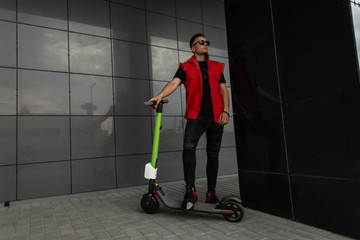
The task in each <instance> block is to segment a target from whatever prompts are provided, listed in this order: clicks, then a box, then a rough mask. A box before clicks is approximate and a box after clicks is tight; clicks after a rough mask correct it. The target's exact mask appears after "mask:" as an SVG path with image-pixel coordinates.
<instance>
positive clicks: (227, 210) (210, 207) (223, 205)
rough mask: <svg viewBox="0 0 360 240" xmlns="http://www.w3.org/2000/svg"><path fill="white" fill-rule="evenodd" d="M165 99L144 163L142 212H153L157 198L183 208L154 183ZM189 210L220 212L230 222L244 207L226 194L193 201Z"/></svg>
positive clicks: (232, 196) (239, 215) (173, 206)
mask: <svg viewBox="0 0 360 240" xmlns="http://www.w3.org/2000/svg"><path fill="white" fill-rule="evenodd" d="M168 102H169V101H168V100H167V99H164V100H162V101H161V102H160V103H159V105H158V107H157V109H156V119H155V129H154V139H153V148H152V156H151V162H149V163H147V164H146V165H145V173H144V177H145V178H146V179H148V180H149V188H148V192H147V193H145V194H144V195H143V197H142V199H141V207H142V209H143V210H144V212H146V213H149V214H154V213H156V211H157V210H158V208H159V205H160V204H159V200H160V202H162V203H163V204H164V205H165V206H166V207H168V208H170V209H176V210H183V209H182V208H181V202H182V201H181V200H178V199H173V198H171V197H170V196H168V195H167V194H166V193H165V191H164V190H163V189H162V188H161V187H160V185H159V184H158V183H156V176H157V170H158V169H157V160H158V159H157V158H158V150H159V140H160V129H161V118H162V110H163V105H164V104H165V103H168ZM144 105H145V106H155V105H156V101H152V102H145V103H144ZM191 211H195V212H203V213H211V214H222V215H223V216H224V217H225V219H227V220H228V221H230V222H239V221H240V220H241V219H242V218H243V216H244V208H243V206H242V205H241V199H240V198H239V197H237V196H234V195H228V196H226V197H224V198H222V199H221V201H220V203H217V204H213V203H204V202H199V201H197V202H195V203H194V206H193V208H192V210H191Z"/></svg>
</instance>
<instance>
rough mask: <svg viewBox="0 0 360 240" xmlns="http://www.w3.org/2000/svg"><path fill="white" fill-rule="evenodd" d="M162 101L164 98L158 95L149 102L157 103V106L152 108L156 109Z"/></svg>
mask: <svg viewBox="0 0 360 240" xmlns="http://www.w3.org/2000/svg"><path fill="white" fill-rule="evenodd" d="M162 99H163V98H162V97H161V96H160V95H157V96H156V97H153V98H151V99H150V100H149V102H152V101H155V102H156V105H155V106H151V108H153V109H156V108H157V106H158V105H159V103H160V102H161V100H162Z"/></svg>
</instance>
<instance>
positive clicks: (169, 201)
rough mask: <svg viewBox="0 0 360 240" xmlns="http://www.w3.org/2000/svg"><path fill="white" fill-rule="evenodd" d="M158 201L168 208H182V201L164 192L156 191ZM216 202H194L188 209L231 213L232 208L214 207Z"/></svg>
mask: <svg viewBox="0 0 360 240" xmlns="http://www.w3.org/2000/svg"><path fill="white" fill-rule="evenodd" d="M156 193H157V194H158V196H159V198H160V201H161V202H162V203H163V204H164V205H165V206H166V207H168V208H171V209H176V210H182V208H181V204H182V201H181V200H178V199H173V198H171V197H168V196H167V195H166V194H165V193H164V192H161V191H156ZM217 205H218V204H214V203H204V202H199V201H197V202H195V204H194V207H193V208H192V209H191V210H190V211H195V212H204V213H214V214H231V213H232V210H228V209H218V208H216V207H217Z"/></svg>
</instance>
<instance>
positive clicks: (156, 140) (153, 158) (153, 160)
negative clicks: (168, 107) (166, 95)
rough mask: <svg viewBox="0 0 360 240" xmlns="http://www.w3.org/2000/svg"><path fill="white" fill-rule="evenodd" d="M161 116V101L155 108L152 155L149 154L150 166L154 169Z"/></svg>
mask: <svg viewBox="0 0 360 240" xmlns="http://www.w3.org/2000/svg"><path fill="white" fill-rule="evenodd" d="M159 110H160V111H159ZM161 117H162V103H160V104H159V106H158V108H157V110H156V119H155V129H154V139H153V148H152V155H151V166H152V167H153V168H155V169H156V162H157V158H158V152H159V141H160V128H161Z"/></svg>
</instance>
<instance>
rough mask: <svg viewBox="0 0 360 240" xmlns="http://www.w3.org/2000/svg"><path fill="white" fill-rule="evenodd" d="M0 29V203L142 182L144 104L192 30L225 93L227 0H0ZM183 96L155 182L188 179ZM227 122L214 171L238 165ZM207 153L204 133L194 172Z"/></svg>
mask: <svg viewBox="0 0 360 240" xmlns="http://www.w3.org/2000/svg"><path fill="white" fill-rule="evenodd" d="M190 5H191V6H192V7H191V8H189V6H190ZM0 32H1V34H0V91H1V101H0V202H11V201H18V200H24V199H34V198H41V197H48V196H57V195H67V194H74V193H81V192H90V191H98V190H104V189H115V188H122V187H128V186H137V185H143V184H146V183H147V182H146V181H145V179H144V177H143V173H144V167H145V164H146V163H147V162H149V161H150V160H151V150H152V129H153V124H154V122H153V121H154V111H152V110H150V109H149V108H145V107H144V106H143V102H144V101H147V100H148V99H150V97H151V96H153V95H155V94H157V93H158V92H159V91H160V90H161V89H162V88H163V87H164V86H165V84H166V83H167V82H168V81H170V80H171V79H172V77H173V76H174V74H175V72H176V70H177V68H178V64H179V62H182V61H185V60H187V59H188V58H189V57H190V56H191V55H192V53H191V51H190V49H189V47H188V42H189V40H190V38H191V36H192V35H193V34H195V33H198V32H203V33H204V34H205V35H206V36H207V38H208V39H209V40H210V41H211V43H212V45H211V50H210V51H211V52H210V54H211V56H212V59H214V60H217V61H221V62H224V63H225V64H226V66H227V67H226V70H225V78H226V80H227V84H228V87H229V91H230V80H229V79H230V77H229V67H228V54H227V40H226V26H225V13H224V4H223V2H222V1H216V0H213V1H208V0H206V1H205V0H204V1H201V0H191V1H184V0H181V1H180V0H176V1H175V0H162V1H161V0H160V1H159V0H156V1H154V0H146V1H145V0H131V1H130V0H128V1H127V0H114V1H112V0H111V1H104V0H31V1H28V0H2V1H1V2H0ZM184 97H185V93H184V88H183V87H181V88H179V89H178V90H177V91H176V92H175V93H174V94H173V95H171V96H170V97H169V101H170V103H169V104H167V105H166V106H165V107H164V118H163V124H162V126H163V128H162V135H161V140H160V141H161V142H160V154H159V169H161V170H159V174H158V177H159V181H175V180H181V179H182V178H183V173H182V160H181V156H182V144H183V143H182V141H183V132H184V123H185V122H184V121H185V120H184V119H183V116H184V112H185V100H184ZM232 122H233V121H232V119H231V120H230V124H229V125H228V126H226V128H225V131H224V139H223V143H222V150H221V156H220V157H221V164H220V175H227V174H235V173H237V163H236V148H235V137H234V127H233V123H232ZM205 158H206V151H205V141H204V138H203V139H202V140H201V142H200V143H199V151H198V167H197V177H205V167H204V166H205V163H206V159H205Z"/></svg>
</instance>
